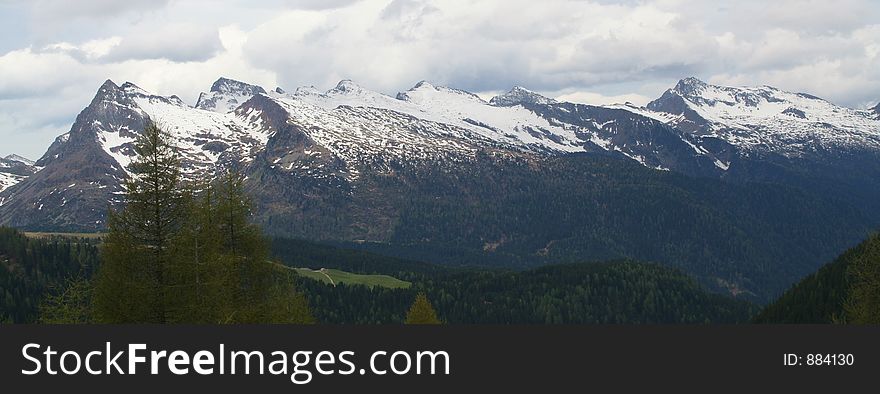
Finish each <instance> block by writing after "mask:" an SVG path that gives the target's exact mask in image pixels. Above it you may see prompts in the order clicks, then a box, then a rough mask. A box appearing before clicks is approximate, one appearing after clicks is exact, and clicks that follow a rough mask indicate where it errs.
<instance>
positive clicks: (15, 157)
mask: <svg viewBox="0 0 880 394" xmlns="http://www.w3.org/2000/svg"><path fill="white" fill-rule="evenodd" d="M3 159H4V160H7V161H13V162H19V163H22V164H26V165H29V166H32V165H34V161H33V160H31V159H28V158H25V157H22V156H19V155H16V154H14V153H13V154H11V155H7V156H6V157H4V158H3Z"/></svg>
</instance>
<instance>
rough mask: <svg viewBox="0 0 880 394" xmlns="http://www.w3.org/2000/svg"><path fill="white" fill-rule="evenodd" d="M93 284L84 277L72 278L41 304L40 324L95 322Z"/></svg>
mask: <svg viewBox="0 0 880 394" xmlns="http://www.w3.org/2000/svg"><path fill="white" fill-rule="evenodd" d="M93 313H94V311H93V310H92V284H91V282H89V280H88V279H86V278H85V277H84V276H81V277H77V278H71V279H68V280H67V283H64V284H63V285H62V286H59V288H58V289H56V290H55V292H53V293H52V294H49V295H48V296H47V297H46V299H45V300H43V302H42V303H41V304H40V320H39V321H40V323H44V324H86V323H91V322H93V321H94V320H95V318H94V316H93Z"/></svg>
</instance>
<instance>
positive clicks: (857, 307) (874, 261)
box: [846, 234, 880, 325]
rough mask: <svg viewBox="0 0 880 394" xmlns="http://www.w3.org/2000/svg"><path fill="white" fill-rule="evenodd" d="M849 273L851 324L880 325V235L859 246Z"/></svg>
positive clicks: (847, 310)
mask: <svg viewBox="0 0 880 394" xmlns="http://www.w3.org/2000/svg"><path fill="white" fill-rule="evenodd" d="M859 249H860V252H859V254H858V255H857V256H856V258H855V259H853V261H852V262H851V263H850V266H849V268H848V269H847V273H848V275H849V277H850V282H851V288H850V295H849V300H848V302H847V304H846V315H847V320H848V322H849V323H854V324H871V325H876V324H880V234H875V235H873V236H872V237H870V238H869V239H868V240H867V241H865V242H864V243H863V244H862V245H859Z"/></svg>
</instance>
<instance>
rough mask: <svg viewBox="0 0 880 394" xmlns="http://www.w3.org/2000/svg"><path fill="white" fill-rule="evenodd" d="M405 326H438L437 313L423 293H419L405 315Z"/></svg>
mask: <svg viewBox="0 0 880 394" xmlns="http://www.w3.org/2000/svg"><path fill="white" fill-rule="evenodd" d="M406 324H440V319H438V318H437V312H436V311H435V310H434V307H433V306H431V302H430V301H428V296H426V295H425V293H419V294H418V295H417V296H416V300H415V301H414V302H413V304H412V306H411V307H410V308H409V312H407V314H406Z"/></svg>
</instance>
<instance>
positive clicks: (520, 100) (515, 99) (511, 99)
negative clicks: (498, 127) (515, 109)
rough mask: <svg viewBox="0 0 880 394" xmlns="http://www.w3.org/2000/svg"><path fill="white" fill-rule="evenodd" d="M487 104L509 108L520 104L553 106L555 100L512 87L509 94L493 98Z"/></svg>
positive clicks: (519, 87)
mask: <svg viewBox="0 0 880 394" xmlns="http://www.w3.org/2000/svg"><path fill="white" fill-rule="evenodd" d="M489 103H490V104H492V105H494V106H496V107H510V106H514V105H520V104H541V105H546V104H554V103H556V100H554V99H551V98H549V97H544V96H542V95H540V94H538V93H535V92H533V91H531V90H528V89H526V88H523V87H521V86H514V87H513V89H510V91H509V92H507V93H505V94H502V95H499V96H495V97H493V98H492V100H491V101H489Z"/></svg>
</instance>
